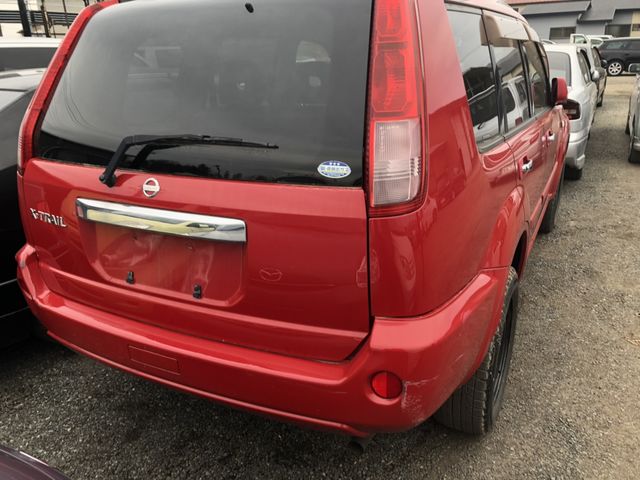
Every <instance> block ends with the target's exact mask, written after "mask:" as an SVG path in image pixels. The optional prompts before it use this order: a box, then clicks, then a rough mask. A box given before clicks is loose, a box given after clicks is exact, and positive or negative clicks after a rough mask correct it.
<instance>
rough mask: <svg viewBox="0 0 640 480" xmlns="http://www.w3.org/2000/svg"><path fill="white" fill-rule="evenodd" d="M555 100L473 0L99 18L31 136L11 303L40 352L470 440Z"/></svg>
mask: <svg viewBox="0 0 640 480" xmlns="http://www.w3.org/2000/svg"><path fill="white" fill-rule="evenodd" d="M565 98H566V83H565V82H563V81H562V80H552V79H550V78H549V69H548V66H547V60H546V57H545V53H544V50H543V49H542V48H541V44H540V43H539V41H538V37H537V35H536V34H535V32H534V31H532V30H531V29H530V28H529V27H528V26H527V24H526V23H525V22H524V21H523V20H522V18H521V17H520V16H518V14H516V13H515V12H514V11H513V10H511V9H509V8H508V7H506V6H504V5H501V4H499V3H496V2H492V1H488V0H483V1H481V0H476V1H464V2H463V1H458V2H454V1H452V2H445V1H442V0H435V1H434V0H375V1H372V0H349V1H344V0H263V1H260V2H255V3H245V2H244V1H238V0H181V1H170V0H149V1H145V0H138V1H130V2H125V1H121V2H117V1H114V0H110V1H105V2H102V3H99V4H96V5H92V6H90V7H88V8H86V9H85V10H84V11H83V12H82V13H81V14H80V15H79V17H78V18H77V19H76V21H75V23H74V25H73V27H72V28H71V30H70V32H69V34H68V35H67V37H66V38H65V40H64V42H63V44H62V46H61V48H60V50H59V51H58V53H57V55H56V56H55V58H54V60H53V62H52V64H51V65H50V67H49V69H48V71H47V73H46V75H45V78H44V80H43V82H42V85H41V86H40V88H39V90H38V91H37V93H36V95H35V97H34V100H33V102H32V104H31V107H30V109H29V111H28V113H27V115H26V117H25V119H24V122H23V126H22V130H21V138H20V152H19V156H20V164H19V173H18V185H19V190H20V197H21V208H22V215H23V223H24V226H25V230H26V236H27V245H26V246H25V247H24V248H23V249H22V250H21V251H20V252H19V254H18V255H17V260H18V270H19V279H20V285H21V288H22V289H23V291H24V294H25V296H26V298H27V300H28V302H29V304H30V305H31V308H32V309H33V312H34V313H35V314H36V316H37V317H38V318H39V319H40V321H41V323H42V324H43V326H44V328H45V329H46V331H47V332H48V334H49V335H50V336H51V337H53V338H54V339H55V340H58V341H59V342H61V343H62V344H64V345H67V346H68V347H70V348H72V349H74V350H77V351H78V352H80V353H83V354H85V355H87V356H90V357H92V358H95V359H97V360H100V361H102V362H105V363H107V364H109V365H112V366H114V367H117V368H120V369H122V370H125V371H127V372H130V373H134V374H136V375H140V376H142V377H144V378H148V379H151V380H154V381H157V382H159V383H162V384H164V385H167V386H170V387H174V388H177V389H179V390H182V391H186V392H191V393H193V394H196V395H200V396H203V397H205V398H208V399H212V400H215V401H218V402H221V403H224V404H227V405H230V406H233V407H238V408H242V409H247V410H250V411H253V412H258V413H262V414H266V415H270V416H274V417H278V418H281V419H284V420H288V421H292V422H296V423H300V424H306V425H311V426H315V427H319V428H325V429H333V430H339V431H343V432H345V433H348V434H351V435H354V436H365V435H369V434H372V433H375V432H384V431H396V430H405V429H408V428H411V427H413V426H416V425H418V424H420V423H421V422H423V421H424V420H425V419H427V418H428V417H430V416H432V415H434V414H435V418H437V419H438V420H439V421H440V422H442V423H444V424H446V425H449V426H451V427H453V428H456V429H459V430H462V431H465V432H470V433H483V432H485V431H487V430H488V429H489V428H490V427H491V426H492V424H493V423H494V421H495V419H496V414H497V412H498V410H499V407H500V404H501V403H502V398H503V392H504V388H505V383H506V377H507V373H508V370H509V361H510V357H511V352H512V348H513V341H514V331H515V325H516V315H517V304H518V293H517V292H518V278H519V276H520V275H521V274H522V272H523V269H524V266H525V263H526V259H527V256H528V254H529V252H530V250H531V248H532V246H533V241H534V239H535V237H536V235H537V233H538V231H539V230H543V231H549V230H551V229H552V228H553V225H554V217H555V214H556V209H557V204H558V197H559V186H560V185H561V182H562V172H563V159H564V154H565V151H566V145H567V139H568V135H567V129H568V122H567V120H566V116H565V114H564V113H563V110H562V106H560V104H561V103H562V102H563V101H564V100H565ZM556 105H558V106H556Z"/></svg>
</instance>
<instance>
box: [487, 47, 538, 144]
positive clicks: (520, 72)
mask: <svg viewBox="0 0 640 480" xmlns="http://www.w3.org/2000/svg"><path fill="white" fill-rule="evenodd" d="M493 51H494V56H495V61H496V64H497V65H498V72H499V74H500V82H501V83H502V87H503V88H508V89H509V90H510V91H511V92H512V94H513V97H514V98H515V99H516V108H515V109H514V110H513V111H511V112H509V113H507V115H506V116H505V125H504V129H505V131H506V132H509V131H511V130H513V129H515V128H517V127H518V126H519V125H521V124H523V123H524V122H526V121H527V120H529V119H530V118H531V112H530V110H529V98H528V96H527V93H526V92H527V77H526V71H525V68H524V64H523V63H522V54H521V51H520V45H519V44H518V42H516V41H513V40H504V41H502V43H501V44H500V45H494V46H493ZM502 101H503V111H507V112H508V111H509V109H508V105H507V104H506V99H505V98H504V96H503V100H502Z"/></svg>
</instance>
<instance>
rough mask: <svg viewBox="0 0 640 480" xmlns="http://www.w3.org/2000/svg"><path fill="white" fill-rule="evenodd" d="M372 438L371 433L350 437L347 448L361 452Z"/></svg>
mask: <svg viewBox="0 0 640 480" xmlns="http://www.w3.org/2000/svg"><path fill="white" fill-rule="evenodd" d="M372 440H373V435H370V436H368V437H351V439H350V440H349V448H350V449H351V450H353V451H354V452H356V453H358V454H362V453H364V452H365V451H366V450H367V447H368V446H369V444H370V443H371V441H372Z"/></svg>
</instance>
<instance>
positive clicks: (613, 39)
mask: <svg viewBox="0 0 640 480" xmlns="http://www.w3.org/2000/svg"><path fill="white" fill-rule="evenodd" d="M618 40H640V37H613V38H607V39H606V40H604V41H605V42H607V43H609V42H617V41H618Z"/></svg>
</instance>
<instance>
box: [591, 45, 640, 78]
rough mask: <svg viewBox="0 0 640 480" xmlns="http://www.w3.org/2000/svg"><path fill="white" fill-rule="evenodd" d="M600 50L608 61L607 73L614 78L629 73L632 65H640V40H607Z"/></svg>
mask: <svg viewBox="0 0 640 480" xmlns="http://www.w3.org/2000/svg"><path fill="white" fill-rule="evenodd" d="M598 50H599V51H600V55H601V56H602V58H603V60H606V61H607V73H608V74H609V75H611V76H612V77H617V76H618V75H622V74H623V73H624V72H628V71H629V65H631V64H632V63H640V38H633V37H628V38H614V39H612V40H605V41H604V42H603V43H602V45H600V47H599V49H598Z"/></svg>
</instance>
